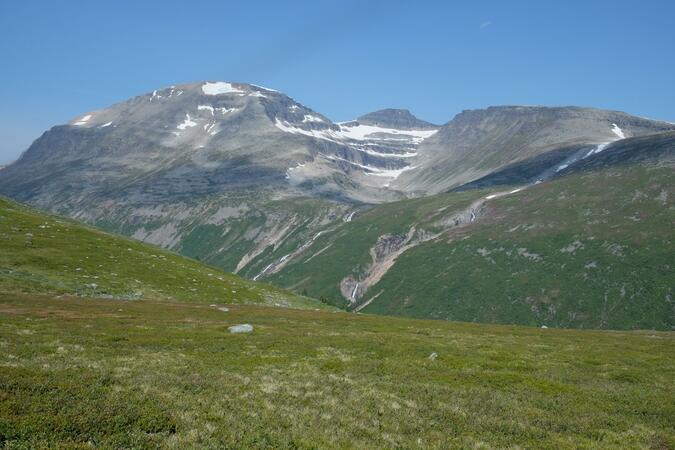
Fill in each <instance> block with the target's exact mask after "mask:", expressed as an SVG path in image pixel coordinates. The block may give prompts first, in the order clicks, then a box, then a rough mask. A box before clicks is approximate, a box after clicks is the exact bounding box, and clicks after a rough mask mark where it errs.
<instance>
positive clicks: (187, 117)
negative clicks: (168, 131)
mask: <svg viewBox="0 0 675 450" xmlns="http://www.w3.org/2000/svg"><path fill="white" fill-rule="evenodd" d="M195 125H197V122H194V121H193V120H191V119H190V114H185V120H184V121H183V123H179V124H178V125H177V126H176V128H178V129H179V130H185V129H187V128H192V127H194V126H195Z"/></svg>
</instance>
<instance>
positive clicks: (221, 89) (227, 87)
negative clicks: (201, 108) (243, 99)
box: [202, 81, 244, 95]
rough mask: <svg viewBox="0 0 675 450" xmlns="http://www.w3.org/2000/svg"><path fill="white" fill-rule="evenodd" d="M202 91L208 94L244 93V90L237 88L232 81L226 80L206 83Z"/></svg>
mask: <svg viewBox="0 0 675 450" xmlns="http://www.w3.org/2000/svg"><path fill="white" fill-rule="evenodd" d="M202 92H203V93H204V94H206V95H221V94H244V91H242V90H240V89H237V88H235V87H234V86H232V84H230V83H225V82H224V81H216V82H215V83H209V82H207V83H204V84H203V85H202Z"/></svg>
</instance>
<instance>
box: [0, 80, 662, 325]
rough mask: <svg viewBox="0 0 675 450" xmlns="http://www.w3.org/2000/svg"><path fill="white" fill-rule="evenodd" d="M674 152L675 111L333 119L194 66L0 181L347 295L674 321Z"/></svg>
mask: <svg viewBox="0 0 675 450" xmlns="http://www.w3.org/2000/svg"><path fill="white" fill-rule="evenodd" d="M674 156H675V124H672V123H668V122H665V121H657V120H650V119H644V118H639V117H636V116H632V115H629V114H626V113H623V112H617V111H607V110H600V109H594V108H582V107H543V106H496V107H489V108H487V109H480V110H468V111H463V112H461V113H459V114H458V115H456V116H455V117H454V118H452V119H451V120H449V121H448V122H447V123H445V124H442V125H436V124H432V123H429V122H426V121H423V120H420V119H418V118H416V117H415V116H414V115H413V114H412V113H410V112H409V111H407V110H400V109H385V110H381V111H376V112H372V113H369V114H365V115H363V116H360V117H358V118H356V119H354V120H352V121H347V122H341V123H335V122H332V121H331V120H330V119H329V118H327V117H326V116H325V115H322V114H321V113H319V112H316V111H314V110H312V109H310V108H308V107H307V106H304V105H302V104H301V103H298V102H297V101H295V100H293V99H292V98H290V97H288V96H286V95H285V94H283V93H281V92H278V91H275V90H272V89H268V88H263V87H260V86H255V85H251V84H245V83H230V82H201V83H192V84H184V85H177V86H171V87H169V88H165V89H159V90H156V91H153V92H151V93H147V94H145V95H141V96H138V97H134V98H132V99H130V100H128V101H125V102H122V103H119V104H116V105H113V106H111V107H109V108H105V109H102V110H97V111H91V112H87V113H85V114H82V115H81V116H78V117H77V118H75V119H73V120H72V121H71V122H69V123H68V124H65V125H59V126H55V127H53V128H52V129H50V130H48V131H47V132H45V133H44V134H43V135H42V136H41V137H39V138H38V139H37V140H36V141H35V142H34V143H33V144H32V145H31V146H30V148H29V149H28V150H27V151H26V152H24V153H23V154H22V155H21V157H20V158H19V159H18V160H17V161H16V162H15V163H13V164H11V165H9V166H7V167H5V168H4V169H2V170H1V171H0V193H1V194H4V195H7V196H9V197H12V198H14V199H16V200H19V201H23V202H27V203H29V204H31V205H33V206H36V207H39V208H42V209H45V210H48V211H50V212H53V213H59V214H63V215H67V216H70V217H72V218H76V219H79V220H82V221H85V222H87V223H90V224H94V225H97V226H99V227H102V228H104V229H106V230H109V231H114V232H118V233H122V234H124V235H127V236H130V237H133V238H136V239H139V240H142V241H146V242H149V243H152V244H156V245H159V246H162V247H165V248H167V249H171V250H174V251H177V252H179V253H182V254H184V255H186V256H190V257H193V258H197V259H200V260H201V261H203V262H207V263H209V264H211V265H214V266H218V267H220V268H222V269H224V270H226V271H229V272H233V273H237V274H240V275H243V276H245V277H248V278H250V279H253V280H267V281H270V282H272V283H275V284H277V285H279V286H282V287H286V288H290V289H291V290H295V291H296V292H298V293H303V294H306V295H309V296H313V297H317V298H318V297H322V298H323V299H324V301H325V302H329V303H332V304H334V305H337V306H340V307H343V308H348V309H352V310H357V311H364V312H377V313H385V314H400V315H411V316H415V317H432V318H443V319H453V320H464V321H480V322H497V323H522V324H529V325H537V326H539V325H547V326H561V327H593V328H636V327H637V328H659V329H670V328H672V327H673V326H675V304H674V303H673V292H672V289H673V286H674V285H675V277H674V276H673V269H672V254H673V243H672V231H671V229H672V225H673V223H675V222H674V220H675V218H674V216H675V214H674V208H673V203H672V199H673V196H674V195H675V192H673V190H674V183H673V180H674V179H673V161H674V159H675V158H674Z"/></svg>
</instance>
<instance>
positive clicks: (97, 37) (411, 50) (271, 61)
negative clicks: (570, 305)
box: [0, 0, 675, 164]
mask: <svg viewBox="0 0 675 450" xmlns="http://www.w3.org/2000/svg"><path fill="white" fill-rule="evenodd" d="M674 20H675V2H673V1H672V0H670V1H667V0H661V1H650V0H643V1H641V2H636V1H622V0H613V1H600V0H599V1H593V0H583V1H582V0H566V1H556V2H548V1H534V0H533V1H517V0H510V1H503V0H502V1H480V0H478V1H426V2H425V1H415V2H413V1H406V2H399V1H396V0H390V1H371V2H368V1H353V0H340V1H320V2H319V1H269V2H267V1H254V0H249V1H248V2H242V1H237V2H225V1H199V0H192V1H189V2H188V1H185V0H183V1H180V2H178V1H176V2H174V1H170V0H163V1H126V0H116V1H105V2H103V1H96V0H88V1H77V0H69V1H62V2H56V1H30V0H23V1H17V2H14V1H2V2H0V62H1V63H0V164H3V163H7V162H10V161H12V160H13V159H15V158H16V157H17V156H18V155H19V153H20V152H22V151H23V150H25V149H26V148H27V147H28V146H29V145H30V143H31V142H32V141H33V140H34V139H35V138H37V137H38V136H39V135H40V134H41V133H42V132H43V131H45V130H46V129H48V128H49V127H51V126H53V125H56V124H61V123H64V122H66V121H68V120H69V119H70V118H72V117H74V116H76V115H79V114H81V113H82V112H85V111H88V110H92V109H96V108H101V107H105V106H108V105H110V104H112V103H114V102H117V101H121V100H124V99H126V98H129V97H131V96H134V95H138V94H141V93H145V92H148V91H152V90H153V89H155V88H159V87H164V86H169V85H172V84H178V83H181V82H188V81H198V80H227V81H244V82H250V83H255V84H261V85H263V86H267V87H271V88H274V89H279V90H281V91H283V92H285V93H287V94H288V95H290V96H291V97H293V98H295V99H296V100H298V101H300V102H301V103H303V104H305V105H307V106H309V107H311V108H313V109H315V110H317V111H319V112H321V113H323V114H325V115H327V116H328V117H330V118H331V119H333V120H347V119H351V118H353V117H356V116H358V115H361V114H364V113H366V112H369V111H373V110H376V109H381V108H385V107H399V108H408V109H410V110H411V111H413V113H415V114H416V115H417V116H419V117H420V118H423V119H426V120H430V121H433V122H437V123H444V122H447V121H448V120H449V119H451V118H452V116H453V115H454V114H456V113H458V112H459V111H461V110H463V109H471V108H480V107H485V106H488V105H497V104H542V105H583V106H597V107H601V108H610V109H618V110H623V111H627V112H630V113H633V114H637V115H641V116H646V117H652V118H658V119H664V120H669V121H675V26H673V21H674Z"/></svg>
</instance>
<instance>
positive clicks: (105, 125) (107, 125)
mask: <svg viewBox="0 0 675 450" xmlns="http://www.w3.org/2000/svg"><path fill="white" fill-rule="evenodd" d="M110 125H112V122H106V123H104V124H103V125H101V126H100V127H99V128H106V127H109V126H110Z"/></svg>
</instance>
